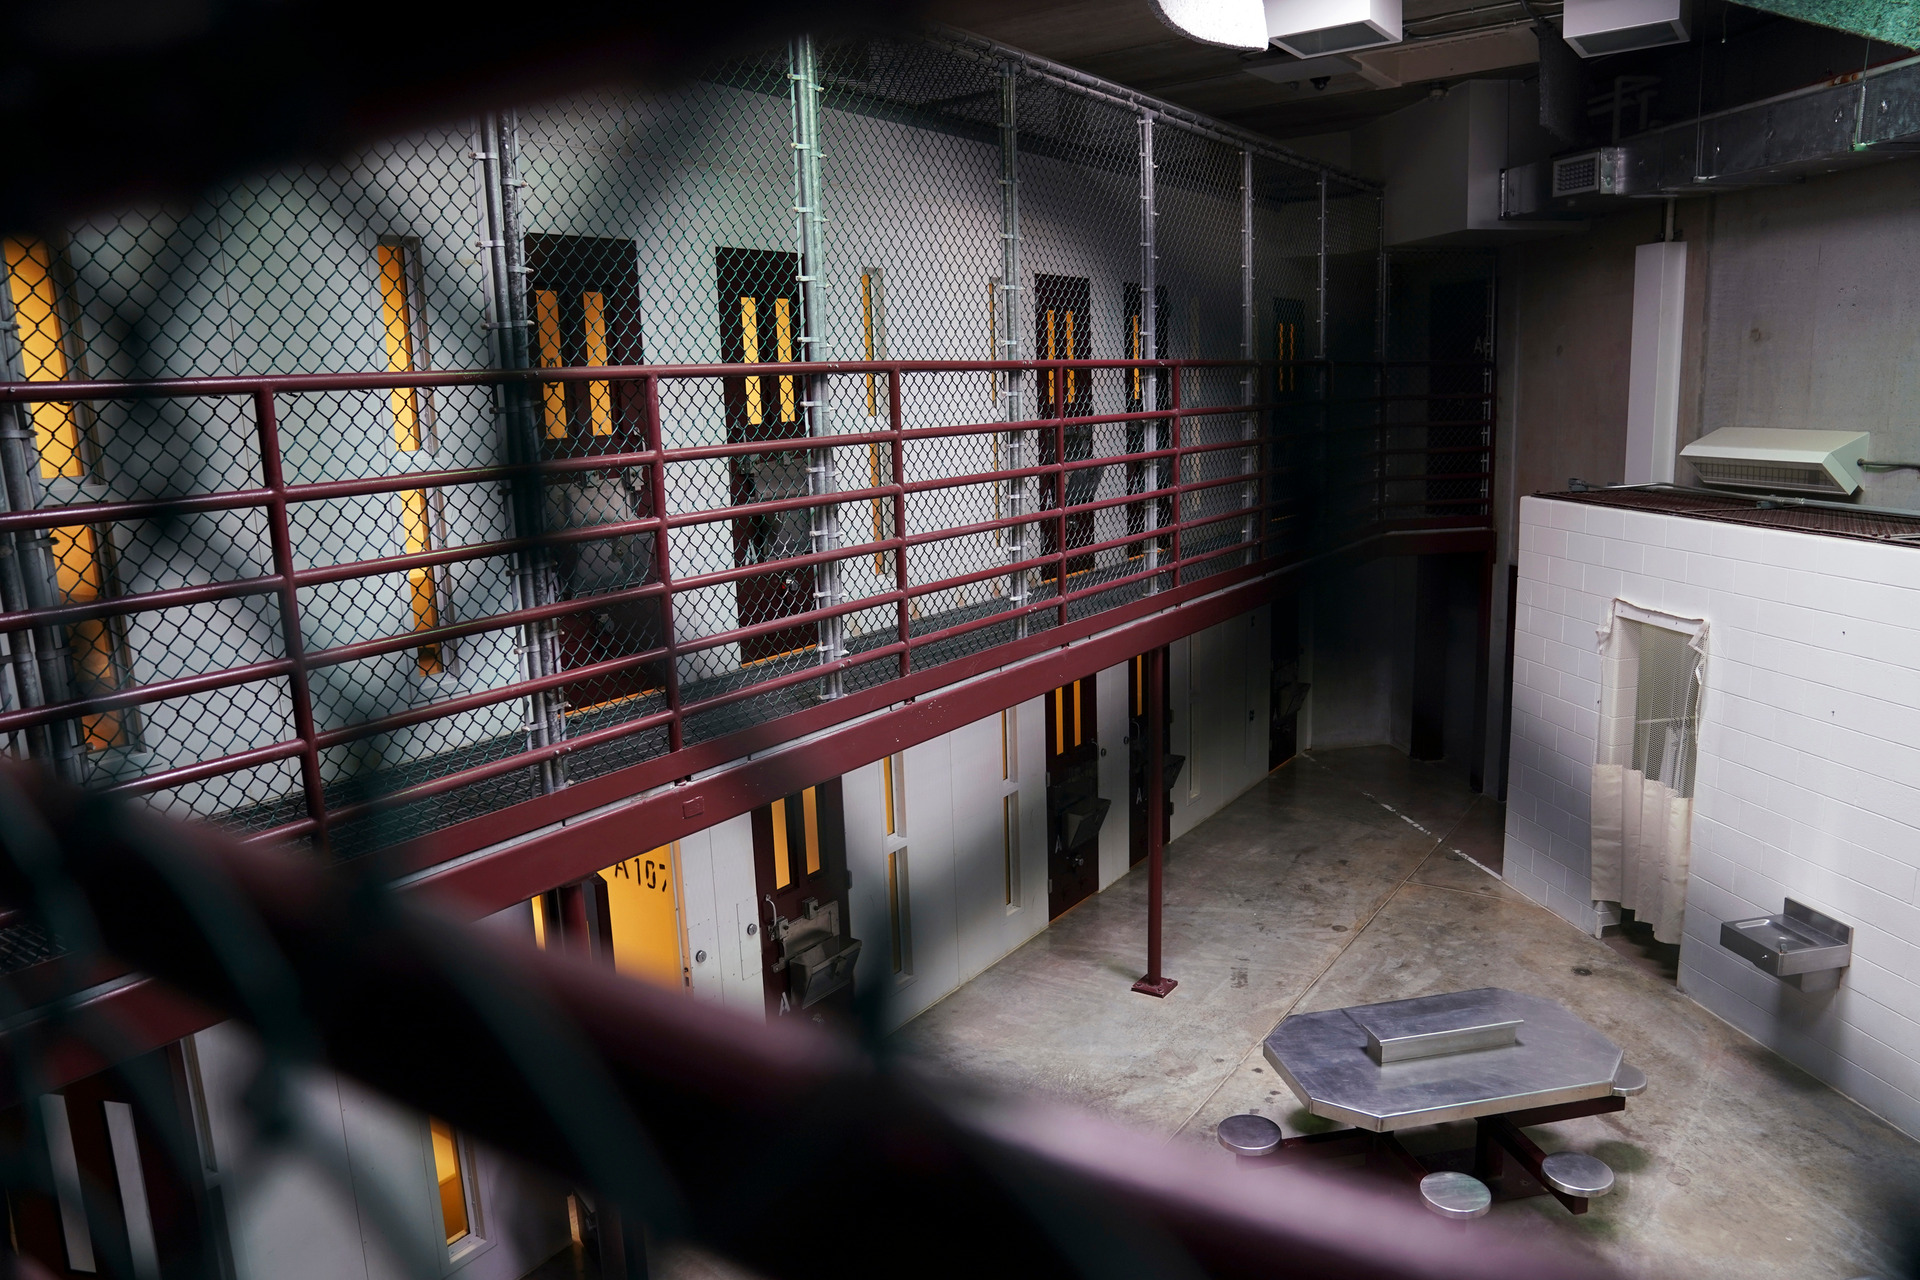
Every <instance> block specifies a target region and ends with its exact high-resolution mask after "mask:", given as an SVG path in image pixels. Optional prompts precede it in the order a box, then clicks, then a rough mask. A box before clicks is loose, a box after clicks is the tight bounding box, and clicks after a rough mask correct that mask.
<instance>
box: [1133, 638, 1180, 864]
mask: <svg viewBox="0 0 1920 1280" xmlns="http://www.w3.org/2000/svg"><path fill="white" fill-rule="evenodd" d="M1171 667H1172V664H1171V663H1162V664H1161V666H1160V695H1161V702H1160V705H1161V706H1163V707H1166V708H1168V712H1167V715H1166V717H1165V718H1164V720H1163V721H1162V723H1161V725H1160V750H1161V760H1160V766H1161V769H1160V772H1161V777H1160V781H1161V784H1162V786H1163V787H1164V788H1165V790H1166V792H1167V795H1165V796H1163V797H1162V799H1163V800H1164V801H1165V803H1163V804H1162V805H1161V806H1160V843H1161V845H1162V846H1163V847H1164V846H1165V844H1166V842H1167V841H1168V840H1170V839H1171V838H1172V837H1173V800H1172V793H1173V778H1174V774H1175V773H1177V772H1178V771H1179V759H1178V757H1176V756H1173V755H1171V754H1170V753H1169V752H1168V747H1169V746H1171V739H1172V737H1173V716H1172V710H1171V709H1172V706H1173V703H1172V701H1171V700H1170V698H1169V696H1168V695H1169V693H1170V689H1169V685H1168V672H1169V671H1170V669H1171ZM1149 669H1150V664H1149V663H1148V662H1147V655H1146V654H1144V653H1142V654H1136V655H1135V656H1134V657H1131V658H1129V659H1127V865H1128V866H1133V865H1135V864H1137V863H1140V862H1144V861H1145V860H1146V857H1147V830H1148V826H1147V823H1148V810H1147V798H1148V796H1147V774H1148V770H1149V762H1148V760H1147V749H1148V747H1149V746H1150V745H1151V743H1152V739H1151V738H1150V737H1149V736H1148V729H1147V694H1148V692H1149V691H1148V689H1147V672H1148V670H1149Z"/></svg>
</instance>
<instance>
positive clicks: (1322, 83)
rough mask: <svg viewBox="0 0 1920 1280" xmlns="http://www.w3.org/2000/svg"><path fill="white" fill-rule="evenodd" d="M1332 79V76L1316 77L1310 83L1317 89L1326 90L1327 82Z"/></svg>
mask: <svg viewBox="0 0 1920 1280" xmlns="http://www.w3.org/2000/svg"><path fill="white" fill-rule="evenodd" d="M1332 79H1333V77H1332V76H1315V77H1314V78H1313V79H1312V80H1310V81H1308V83H1309V84H1311V85H1312V86H1313V87H1314V88H1316V89H1324V88H1326V87H1327V82H1328V81H1330V80H1332Z"/></svg>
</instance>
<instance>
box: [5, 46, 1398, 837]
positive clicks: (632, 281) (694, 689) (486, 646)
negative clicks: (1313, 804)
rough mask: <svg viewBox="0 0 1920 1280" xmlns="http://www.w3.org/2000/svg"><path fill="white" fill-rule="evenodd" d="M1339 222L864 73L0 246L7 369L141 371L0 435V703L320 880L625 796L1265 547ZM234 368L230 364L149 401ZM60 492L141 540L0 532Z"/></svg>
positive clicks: (908, 80) (579, 123)
mask: <svg viewBox="0 0 1920 1280" xmlns="http://www.w3.org/2000/svg"><path fill="white" fill-rule="evenodd" d="M1143 154H1151V155H1152V156H1153V158H1154V163H1153V164H1152V166H1151V167H1148V166H1144V165H1143V163H1142V157H1143ZM1378 230H1379V226H1378V199H1377V195H1376V193H1374V192H1372V191H1371V190H1370V189H1362V188H1360V187H1358V186H1354V185H1352V184H1348V183H1344V182H1341V181H1339V180H1335V181H1333V182H1332V183H1329V182H1328V181H1326V179H1325V176H1324V175H1323V174H1322V173H1321V172H1320V171H1319V170H1316V169H1314V168H1312V167H1311V166H1308V165H1305V164H1304V163H1300V162H1293V161H1288V160H1286V159H1283V158H1280V157H1277V156H1274V155H1271V154H1267V153H1266V152H1264V151H1262V152H1259V153H1257V154H1251V155H1250V154H1249V153H1248V152H1247V151H1246V150H1245V149H1243V146H1242V144H1241V143H1240V142H1239V141H1238V140H1235V139H1233V138H1231V137H1229V136H1227V135H1225V134H1224V133H1221V132H1220V131H1217V130H1212V129H1210V128H1208V127H1206V126H1204V125H1202V124H1199V123H1196V122H1193V121H1191V120H1187V119H1185V118H1182V117H1179V116H1178V115H1169V114H1164V113H1162V112H1160V111H1159V110H1157V109H1155V108H1152V107H1151V106H1148V105H1142V104H1135V103H1132V102H1129V101H1127V100H1125V99H1123V98H1122V97H1121V96H1119V95H1117V94H1108V93H1103V92H1102V91H1100V90H1098V89H1093V88H1089V87H1087V86H1084V85H1080V84H1077V83H1069V82H1068V81H1066V80H1063V79H1061V78H1059V77H1058V76H1056V75H1055V74H1053V73H1052V72H1050V71H1048V70H1046V69H1044V68H1041V67H1039V66H1037V65H1035V64H1032V63H1029V62H1027V61H1024V60H1022V59H1020V58H1018V57H1015V56H1012V55H1004V54H999V53H992V52H983V51H981V50H980V49H978V48H973V47H965V48H963V47H960V46H956V45H950V44H944V43H941V42H939V41H927V40H919V39H909V38H887V39H879V38H868V39H848V40H834V41H825V42H820V43H818V44H816V43H814V42H811V41H801V42H796V43H795V44H794V45H793V46H792V47H790V48H787V49H780V50H770V51H768V52H766V53H764V54H761V55H758V56H751V57H745V58H741V59H738V60H736V61H733V62H731V63H728V64H726V65H723V66H719V67H714V68H709V69H708V70H707V71H706V72H705V73H704V74H703V75H701V76H699V77H697V78H694V79H692V80H690V81H689V82H688V83H687V84H686V85H685V86H684V87H682V88H679V89H677V90H674V91H672V92H669V93H661V94H639V93H633V92H621V91H614V90H600V91H594V92H591V93H586V94H582V95H579V96H576V97H572V98H568V99H565V100H562V101H557V102H553V103H548V104H545V105H541V106H537V107H532V108H527V109H523V110H521V111H518V112H514V113H504V114H501V115H497V116H487V117H484V118H482V119H481V120H479V121H477V122H475V123H474V125H473V126H472V128H471V129H466V130H438V131H429V132H425V133H421V134H417V135H414V136H411V137H408V138H403V139H399V140H396V141H393V142H390V143H386V144H383V145H381V146H377V147H372V148H368V149H367V150H366V151H365V152H363V153H361V154H358V155H356V156H353V157H350V158H348V159H346V160H344V161H342V162H341V163H339V164H336V165H333V166H330V167H323V166H305V167H296V168H290V169H286V170H282V171H278V172H274V173H270V174H265V175H262V176H259V177H256V178H250V179H247V180H244V181H241V182H235V183H231V184H228V185H227V186H225V187H222V188H220V189H218V190H216V191H213V192H210V193H209V194H208V195H207V196H206V197H205V198H204V199H203V200H201V201H200V202H199V203H198V204H196V205H195V206H194V207H193V208H191V209H187V210H170V211H157V210H133V211H128V212H125V213H123V214H121V215H118V216H114V217H101V218H96V219H89V220H87V221H85V222H84V223H81V224H79V225H76V226H73V227H70V228H68V229H67V230H66V232H65V233H64V234H63V235H62V236H60V237H57V238H50V239H45V240H39V241H30V240H26V239H16V240H11V241H8V242H7V269H8V277H9V282H10V289H9V291H8V294H7V296H6V297H5V298H0V306H5V307H11V308H12V311H13V313H14V315H15V317H16V322H17V323H18V324H19V325H20V328H19V330H18V331H17V332H18V336H19V341H18V342H16V343H14V344H12V346H11V349H10V350H9V352H7V353H6V354H7V355H8V358H9V359H10V361H11V362H12V363H13V364H14V365H15V366H16V373H17V374H19V375H24V376H25V378H26V379H27V380H28V381H29V382H35V381H48V380H60V379H73V380H85V379H136V380H146V381H152V382H155V383H156V384H157V385H156V386H155V387H154V388H153V389H152V390H151V391H149V392H142V393H140V394H134V395H128V394H114V395H102V396H100V397H99V398H97V399H91V400H89V399H84V398H83V399H80V400H76V401H75V402H72V403H66V404H60V403H28V404H23V405H22V406H21V407H20V408H19V409H18V410H17V411H16V410H13V409H8V410H7V412H8V413H10V414H12V415H13V418H12V421H13V422H14V423H15V426H14V434H13V436H12V437H10V438H11V439H13V440H14V441H15V442H16V444H17V446H18V447H12V446H10V448H11V452H5V453H4V458H5V460H6V462H7V475H6V478H7V489H8V493H9V496H10V504H9V505H10V506H11V507H13V508H14V509H15V512H16V514H15V515H14V516H12V517H9V518H11V519H13V520H14V524H13V525H12V526H10V527H9V528H8V529H7V530H6V531H5V536H6V537H9V538H11V539H12V541H13V543H14V546H15V548H16V550H17V552H18V554H17V555H16V556H14V557H13V558H12V563H13V565H14V568H13V569H12V570H11V571H0V596H4V597H5V599H4V602H3V603H4V609H5V610H6V611H7V612H8V614H9V616H10V617H11V618H12V619H13V620H14V623H15V629H14V630H13V631H12V632H10V633H8V634H9V636H10V637H11V638H10V645H11V647H12V652H13V653H14V654H15V655H17V656H18V658H19V659H20V660H19V661H15V662H13V663H11V664H9V683H8V686H7V688H6V698H7V701H6V706H5V707H4V708H0V716H11V717H12V719H10V720H7V721H6V722H5V723H6V725H7V729H6V731H7V732H9V733H11V734H12V736H13V740H14V743H15V749H17V750H24V751H32V752H35V753H44V754H49V755H51V756H53V757H55V758H56V759H57V760H58V761H59V762H60V765H61V768H62V769H63V770H64V771H66V772H67V773H68V774H69V775H70V776H74V777H76V778H80V779H83V780H88V781H94V782H100V783H106V784H113V785H120V786H130V787H132V788H134V789H136V790H138V791H141V792H144V793H147V794H149V795H151V796H152V798H153V803H155V804H157V805H160V806H163V807H166V808H169V809H173V810H177V811H190V812H196V813H200V814H203V815H206V816H212V817H217V818H219V819H221V820H223V821H226V822H229V823H231V824H232V825H234V826H236V827H237V828H239V829H241V830H243V831H246V832H249V833H256V834H258V833H267V832H276V831H277V832H279V833H281V834H285V832H286V831H289V830H297V831H303V832H306V833H309V834H316V835H321V836H324V837H325V838H327V840H328V841H329V842H330V844H331V846H332V847H333V849H334V850H335V851H336V852H337V853H340V854H343V855H351V854H354V853H359V852H366V851H371V850H375V849H378V848H381V847H384V846H387V845H391V844H394V843H397V842H401V841H405V840H408V839H412V838H414V837H417V836H420V835H424V834H426V833H429V832H432V831H436V830H439V829H442V828H445V827H446V826H448V825H450V824H453V823H456V822H460V821H462V820H464V819H468V818H472V817H476V816H480V815H483V814H487V813H489V812H492V811H494V810H497V809H498V808H500V807H502V806H505V805H510V804H513V803H515V802H517V801H519V800H522V799H526V798H529V797H532V796H535V795H538V794H541V793H542V792H549V791H552V790H554V789H556V788H557V787H558V786H561V785H563V784H564V783H566V782H567V781H569V780H571V781H574V782H583V781H586V780H589V779H593V778H597V777H601V776H603V775H606V774H609V773H612V772H614V771H617V770H621V769H627V768H630V767H632V766H636V765H646V764H648V763H649V762H652V763H655V764H658V765H660V766H661V768H660V769H657V770H655V771H654V772H653V773H646V774H644V775H634V776H639V777H641V778H642V780H641V781H638V782H636V783H635V785H636V786H647V785H657V784H658V783H660V782H662V781H665V780H668V779H669V778H670V777H671V774H670V773H669V772H668V771H667V766H669V765H671V764H672V763H673V762H672V761H670V760H667V759H665V757H668V756H670V755H671V753H672V752H674V751H675V750H676V749H678V748H682V747H687V746H693V745H697V744H701V743H707V742H713V741H715V740H718V739H721V738H724V737H726V736H727V735H728V734H731V733H735V732H737V731H739V730H742V729H745V728H748V727H751V726H755V725H759V724H762V723H764V722H765V721H767V720H768V719H770V718H777V717H779V716H783V715H787V714H791V713H793V712H796V711H800V710H804V709H807V708H809V707H813V706H816V705H818V704H819V702H820V701H821V700H822V699H824V698H834V697H838V696H842V695H846V694H852V693H858V692H860V691H862V690H866V689H872V688H876V687H878V686H880V685H883V684H884V683H885V682H886V681H888V680H891V679H895V678H897V677H898V676H899V675H900V674H901V672H902V671H905V670H924V669H927V668H931V667H938V666H939V665H941V664H942V663H946V662H950V661H953V660H955V659H959V658H962V657H965V656H967V655H971V654H976V653H979V652H981V651H982V650H984V649H987V648H990V647H992V646H995V645H999V644H1004V643H1006V642H1008V641H1010V640H1014V639H1017V638H1019V637H1020V636H1022V635H1031V634H1035V633H1038V632H1042V631H1045V630H1047V629H1049V628H1053V627H1058V626H1060V625H1062V624H1063V623H1071V622H1074V621H1075V620H1080V619H1087V618H1091V617H1094V616H1095V615H1098V614H1100V613H1102V612H1103V611H1106V610H1109V609H1112V608H1114V607H1117V606H1119V605H1123V604H1129V603H1132V602H1136V601H1139V600H1141V599H1142V598H1143V597H1144V596H1146V595H1147V594H1148V593H1149V592H1151V591H1155V590H1171V589H1178V588H1180V587H1181V586H1182V585H1183V584H1191V583H1196V582H1199V581H1200V580H1202V579H1204V578H1205V577H1207V576H1208V575H1210V574H1214V573H1216V572H1219V571H1222V570H1227V569H1233V568H1236V567H1239V566H1244V565H1247V564H1249V563H1250V562H1252V561H1253V560H1255V559H1257V558H1258V556H1259V554H1260V553H1265V554H1270V555H1296V554H1299V553H1300V552H1301V551H1304V550H1305V548H1306V546H1307V542H1308V538H1307V534H1306V532H1305V531H1306V530H1307V528H1308V527H1309V526H1310V525H1312V524H1313V522H1314V518H1315V517H1314V513H1313V511H1312V510H1311V509H1310V508H1309V507H1308V506H1307V505H1306V504H1305V503H1304V502H1303V495H1305V494H1306V493H1307V492H1308V491H1309V490H1310V488H1311V486H1310V485H1307V484H1305V483H1303V477H1305V476H1306V475H1307V474H1308V472H1309V471H1310V470H1312V469H1315V468H1317V469H1318V473H1320V474H1328V473H1329V468H1330V466H1331V464H1330V463H1329V461H1328V460H1329V458H1331V457H1332V456H1333V455H1334V453H1336V452H1337V450H1335V449H1334V447H1333V446H1331V445H1329V444H1328V443H1327V441H1328V440H1330V439H1332V438H1333V437H1334V435H1335V434H1337V432H1335V430H1334V429H1335V428H1336V427H1338V426H1339V425H1340V424H1339V422H1337V421H1336V416H1337V415H1338V414H1340V413H1348V415H1349V417H1351V416H1353V414H1354V413H1358V414H1360V415H1361V416H1362V417H1364V416H1365V415H1366V414H1370V413H1373V412H1374V410H1373V409H1372V408H1371V407H1370V406H1368V407H1364V408H1361V409H1358V410H1348V409H1341V408H1339V407H1338V406H1337V405H1336V404H1333V403H1329V400H1328V392H1329V390H1330V389H1331V388H1332V382H1331V381H1330V380H1329V376H1328V374H1327V371H1326V367H1325V366H1324V365H1317V364H1311V363H1301V362H1309V361H1312V360H1314V359H1315V358H1317V357H1319V356H1321V355H1322V354H1333V355H1334V356H1335V357H1336V358H1340V359H1361V360H1366V359H1370V358H1371V355H1372V346H1371V343H1372V338H1371V334H1372V331H1373V329H1372V326H1373V323H1374V319H1373V318H1374V316H1375V314H1376V311H1377V300H1376V296H1375V294H1376V271H1377V247H1378ZM1323 245H1324V252H1323ZM4 318H5V317H4V316H0V319H4ZM1323 319H1324V323H1323ZM1356 335H1359V336H1356ZM1363 348H1364V350H1362V349H1363ZM1356 353H1358V354H1356ZM993 359H1006V360H1017V361H1021V360H1023V361H1038V362H1041V363H1040V364H1039V365H1038V366H1037V367H1025V368H1015V369H998V370H995V369H989V368H985V367H980V366H981V365H982V363H983V362H986V361H989V360H993ZM1161 359H1164V360H1168V361H1181V362H1186V363H1182V364H1180V365H1179V366H1178V367H1177V368H1176V367H1172V366H1168V367H1162V368H1154V369H1140V368H1128V367H1105V368H1095V367H1076V368H1065V367H1059V366H1049V365H1047V364H1046V363H1045V362H1047V361H1063V360H1089V361H1103V360H1104V361H1125V360H1161ZM1246 359H1253V360H1257V361H1262V362H1265V364H1264V367H1263V368H1262V369H1261V370H1260V371H1259V372H1257V373H1255V372H1251V371H1250V370H1249V368H1248V367H1247V366H1245V365H1241V364H1232V363H1229V364H1227V365H1223V366H1220V367H1212V366H1208V365H1205V364H1197V363H1193V362H1196V361H1202V362H1204V361H1213V360H1218V361H1225V362H1235V361H1241V360H1246ZM822 361H870V362H876V367H873V368H869V369H863V370H856V371H850V372H849V371H837V372H829V371H824V370H822V371H814V370H809V369H807V368H806V367H805V366H807V365H810V364H818V363H820V362H822ZM916 361H918V362H966V363H968V364H970V365H971V366H973V367H963V368H942V367H923V366H920V365H915V364H913V363H912V362H916ZM903 362H904V363H903ZM1283 362H1284V363H1283ZM716 365H718V366H726V368H724V369H719V370H716V369H714V368H713V366H716ZM755 365H761V366H771V367H772V371H767V370H764V369H763V370H754V369H753V366H755ZM687 366H699V368H688V367H687ZM736 369H737V370H739V371H738V372H734V371H733V370H736ZM434 370H472V371H476V372H474V373H472V374H471V375H457V376H446V377H438V378H432V377H425V376H419V375H422V374H424V373H427V372H430V371H434ZM488 370H494V371H497V372H494V373H488V372H486V371H488ZM526 370H533V371H540V374H539V378H538V380H535V381H528V380H526V379H524V378H523V377H521V376H520V375H521V373H522V371H526ZM600 371H605V372H604V373H601V372H600ZM239 375H270V377H267V378H264V379H260V380H255V381H249V382H245V383H243V384H234V383H228V384H225V385H222V386H210V385H207V384H204V383H203V384H198V385H195V384H186V383H181V382H178V381H171V382H170V381H169V380H179V379H187V378H207V377H215V376H239ZM282 375H326V376H325V377H322V378H314V379H310V380H308V381H305V382H302V381H299V380H298V378H297V377H295V378H294V379H293V380H291V381H289V380H284V379H283V378H282ZM349 375H352V376H349ZM1358 376H1362V377H1363V378H1364V377H1377V375H1374V374H1365V375H1358ZM1334 381H1337V379H1335V380H1334ZM1369 388H1371V384H1369ZM896 405H897V409H896ZM1176 409H1177V410H1178V411H1179V414H1180V416H1179V417H1178V419H1177V421H1178V438H1177V439H1176V432H1175V423H1176V417H1175V416H1174V415H1175V410H1176ZM1209 410H1217V412H1209ZM1356 420H1357V419H1356ZM1368 421H1371V419H1368ZM4 435H5V433H0V437H4ZM29 440H30V441H31V443H30V444H25V443H20V442H24V441H29ZM1176 444H1177V445H1178V446H1179V452H1180V457H1179V458H1178V459H1177V461H1176V460H1175V459H1174V458H1172V457H1170V456H1159V457H1151V458H1148V457H1141V456H1140V455H1141V454H1143V453H1151V452H1154V451H1170V450H1172V449H1173V448H1174V447H1175V445H1176ZM657 450H665V452H664V453H661V452H657ZM1009 472H1016V473H1017V472H1025V473H1026V474H1008V473H1009ZM1150 491H1151V492H1150ZM81 503H120V504H133V505H127V506H120V507H114V508H111V509H110V510H109V511H108V512H107V513H106V514H105V515H101V514H100V513H98V512H95V513H93V514H91V515H89V516H87V517H86V518H85V519H84V520H82V519H78V518H76V519H75V520H74V521H73V522H70V523H65V524H58V525H50V524H48V523H46V522H45V521H43V522H41V523H40V524H38V525H28V524H26V523H23V520H24V519H25V518H24V517H22V516H20V515H19V514H18V513H19V512H20V511H31V510H47V511H56V510H62V509H66V508H69V507H72V506H73V505H75V504H81ZM1361 505H1362V506H1365V504H1364V503H1363V504H1361ZM1063 508H1065V509H1064V510H1063ZM1378 516H1379V510H1378V509H1377V504H1376V505H1375V506H1373V507H1367V508H1366V510H1365V511H1364V512H1360V513H1359V514H1355V515H1353V517H1352V518H1353V519H1354V520H1361V519H1363V518H1364V519H1376V518H1378ZM662 517H665V518H667V519H668V520H670V522H671V524H670V527H663V526H662V525H661V524H659V523H658V522H659V521H660V519H661V518H662ZM49 518H51V517H49ZM3 567H4V566H0V568H3ZM134 595H139V596H140V598H139V599H138V600H130V601H128V603H127V604H126V605H115V604H114V603H113V601H114V599H115V598H124V597H129V596H134ZM54 608H65V609H66V610H67V611H66V612H65V613H62V614H59V615H47V616H54V617H55V620H54V621H51V622H49V621H46V620H45V617H44V616H43V615H46V611H47V610H49V609H54ZM296 611H297V625H296ZM903 651H905V652H903ZM87 700H93V703H94V705H76V706H73V707H72V708H71V709H68V708H67V704H70V703H75V704H84V703H85V702H86V701H87ZM43 704H56V705H57V706H58V707H59V708H61V710H60V711H59V713H57V714H56V713H55V712H40V711H34V710H33V708H35V707H36V706H40V705H43Z"/></svg>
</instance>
